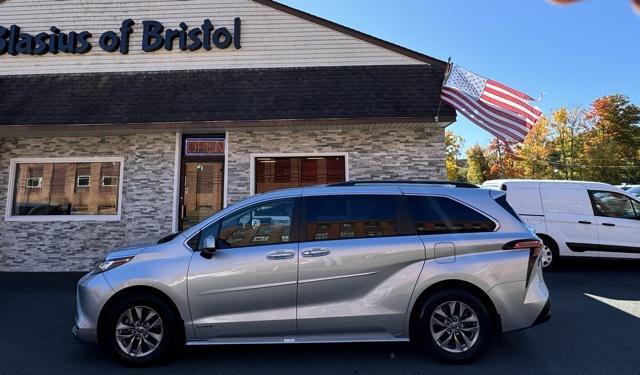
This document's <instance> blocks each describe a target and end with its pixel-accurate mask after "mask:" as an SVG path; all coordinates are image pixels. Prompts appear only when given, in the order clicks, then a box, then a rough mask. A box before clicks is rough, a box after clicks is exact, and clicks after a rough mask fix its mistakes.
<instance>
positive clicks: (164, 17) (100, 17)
mask: <svg viewBox="0 0 640 375" xmlns="http://www.w3.org/2000/svg"><path fill="white" fill-rule="evenodd" d="M235 17H240V18H242V49H240V50H235V49H234V48H233V46H232V47H230V48H229V49H226V50H219V49H215V48H213V49H212V50H211V51H206V50H204V49H201V50H199V51H195V52H190V51H185V52H183V51H180V50H179V49H177V48H176V47H177V43H176V46H174V50H173V51H166V50H164V49H161V50H158V51H155V52H150V53H145V52H143V51H142V50H141V39H142V22H141V21H142V20H157V21H159V22H161V23H163V24H164V25H165V27H166V28H174V29H175V28H178V24H179V23H180V22H182V21H184V22H186V23H187V24H188V25H189V27H191V28H193V27H200V25H201V24H202V21H203V20H204V19H206V18H209V19H211V21H212V22H213V23H214V25H215V26H225V27H227V28H229V29H230V30H233V19H234V18H235ZM127 18H131V19H133V20H134V21H135V22H136V25H134V33H133V34H132V36H131V47H130V48H131V50H130V52H129V54H128V55H121V54H120V53H119V52H114V53H107V52H104V51H102V50H101V49H100V48H99V46H98V38H99V36H100V34H102V33H103V32H105V31H109V30H113V31H116V32H118V33H119V31H117V30H118V29H119V28H120V24H121V22H122V21H123V20H125V19H127ZM12 24H17V25H18V26H20V27H22V32H27V33H31V34H37V33H40V32H49V28H50V27H51V26H56V27H58V28H59V29H60V30H61V31H62V32H67V33H68V32H70V31H76V32H80V31H85V30H87V31H89V32H91V33H92V34H93V37H92V38H91V43H92V45H93V49H92V50H91V51H90V52H89V53H87V54H84V55H71V54H64V53H60V54H58V55H52V54H46V55H43V56H28V55H18V56H10V55H7V54H5V55H2V56H0V75H17V74H43V73H80V72H123V71H156V70H185V69H227V68H269V67H304V66H344V65H391V64H423V62H420V61H418V60H415V59H412V58H409V57H406V56H403V55H401V54H398V53H396V52H392V51H390V50H387V49H384V48H382V47H378V46H376V45H373V44H371V43H368V42H365V41H362V40H359V39H357V38H353V37H350V36H348V35H345V34H343V33H340V32H337V31H334V30H331V29H329V28H326V27H323V26H321V25H317V24H315V23H312V22H309V21H306V20H303V19H301V18H298V17H295V16H293V15H290V14H287V13H284V12H281V11H278V10H275V9H272V8H270V7H267V6H264V5H261V4H258V3H255V2H253V1H251V0H186V1H168V0H138V1H113V0H64V1H56V0H8V1H6V2H5V3H2V4H0V25H2V26H4V27H7V28H8V27H9V26H10V25H12Z"/></svg>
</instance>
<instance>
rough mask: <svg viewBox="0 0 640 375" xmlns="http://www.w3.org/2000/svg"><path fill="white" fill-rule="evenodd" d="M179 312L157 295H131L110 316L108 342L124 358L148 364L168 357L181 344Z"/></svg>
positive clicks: (118, 357) (109, 347)
mask: <svg viewBox="0 0 640 375" xmlns="http://www.w3.org/2000/svg"><path fill="white" fill-rule="evenodd" d="M177 321H178V320H177V319H176V317H175V314H174V313H173V312H172V311H171V309H170V308H168V307H167V306H166V304H165V303H164V302H163V301H162V300H161V299H160V298H158V297H156V296H154V295H140V296H136V295H131V296H125V297H124V298H122V299H121V300H119V301H117V302H116V303H115V304H114V306H113V307H112V308H111V309H110V310H109V312H108V315H107V327H106V332H105V333H104V336H103V337H104V339H105V341H106V342H105V344H107V345H106V346H107V347H108V349H109V350H110V351H111V353H112V354H113V355H114V356H115V357H116V358H117V359H119V360H120V361H122V362H124V363H125V364H129V365H148V364H154V363H157V362H159V361H161V360H163V359H167V358H168V357H169V355H170V354H171V352H172V349H173V348H175V347H176V343H179V339H178V338H179V335H178V332H177V324H176V322H177Z"/></svg>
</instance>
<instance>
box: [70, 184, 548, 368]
mask: <svg viewBox="0 0 640 375" xmlns="http://www.w3.org/2000/svg"><path fill="white" fill-rule="evenodd" d="M541 245H542V243H541V242H540V240H539V239H538V238H537V237H536V236H535V235H534V234H532V233H531V232H530V231H529V229H527V227H526V226H525V225H524V224H523V223H522V222H521V221H520V219H519V218H518V216H517V215H516V214H515V213H514V212H513V210H512V209H511V207H510V206H509V205H508V203H507V201H506V199H505V195H504V192H501V191H488V190H484V189H477V188H476V187H475V186H473V185H466V184H453V183H436V182H428V183H427V182H424V183H408V182H383V183H380V182H377V183H376V182H348V183H342V184H336V185H329V186H316V187H307V188H298V189H289V190H281V191H276V192H272V193H267V194H262V195H257V196H253V197H251V198H248V199H246V200H244V201H242V202H240V203H237V204H235V205H233V206H230V207H228V208H226V209H225V210H223V211H221V212H219V213H217V214H215V215H214V216H212V217H210V218H208V219H206V220H204V221H203V222H201V223H200V224H198V225H196V226H195V227H193V228H191V229H188V230H186V231H184V232H182V233H178V234H173V235H171V236H168V237H165V238H162V239H160V240H156V241H152V242H149V243H146V244H140V245H136V246H129V247H123V248H119V249H116V250H114V251H112V252H110V253H109V254H108V255H107V256H106V257H105V258H104V259H102V260H101V261H99V262H97V263H96V266H95V269H94V270H93V271H92V272H90V273H89V274H87V275H86V276H84V277H83V278H82V279H81V280H80V281H79V283H78V288H77V312H76V321H75V323H76V324H75V326H74V327H73V333H74V334H75V335H76V337H78V338H79V339H81V340H84V341H97V342H99V343H100V344H101V345H102V346H103V347H105V348H107V349H108V350H109V351H111V352H112V353H113V354H114V356H115V357H116V358H118V359H120V360H122V361H124V362H126V363H130V364H140V365H142V364H149V363H154V362H157V361H159V360H161V359H164V358H168V357H170V356H171V354H173V353H175V352H176V351H177V349H179V348H180V347H182V346H183V345H184V344H186V345H228V344H294V343H296V344H297V343H340V342H378V341H409V340H411V341H413V342H415V343H416V344H417V345H419V346H420V347H422V348H424V349H425V350H426V351H428V352H430V353H431V354H433V355H435V356H436V357H437V358H439V359H441V360H444V361H449V362H466V361H470V360H472V359H473V358H475V357H477V355H479V354H480V353H481V352H482V351H483V350H484V349H485V348H486V347H487V345H488V344H489V342H490V340H491V338H492V336H494V335H495V334H496V333H500V332H507V331H514V330H520V329H523V328H528V327H531V326H533V325H536V324H538V323H541V322H544V321H546V320H548V319H549V316H550V315H549V309H550V304H549V292H548V290H547V287H546V285H545V283H544V280H543V277H542V271H541V266H540V249H541Z"/></svg>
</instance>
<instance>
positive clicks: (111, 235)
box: [0, 133, 176, 271]
mask: <svg viewBox="0 0 640 375" xmlns="http://www.w3.org/2000/svg"><path fill="white" fill-rule="evenodd" d="M175 144H176V137H175V133H162V134H144V135H142V134H139V135H129V136H109V137H65V138H60V137H56V138H5V139H0V212H1V213H2V216H4V213H5V210H6V204H7V189H8V187H7V185H8V183H9V181H8V179H9V165H10V162H11V159H12V158H62V157H100V156H105V157H108V156H113V157H115V156H117V157H124V159H125V162H124V181H123V183H124V185H123V193H122V199H123V202H122V220H120V221H118V222H83V221H79V222H7V221H5V220H4V217H3V218H2V220H1V221H0V271H84V270H88V269H89V268H90V267H91V265H92V263H93V262H94V261H95V260H97V259H98V258H99V257H100V256H102V255H103V254H104V252H105V251H107V250H109V249H112V248H114V247H117V246H120V245H123V244H126V243H130V242H132V241H136V240H139V239H141V238H145V237H148V236H157V235H159V234H161V233H165V232H170V231H171V230H172V215H173V180H174V169H175V166H174V163H175Z"/></svg>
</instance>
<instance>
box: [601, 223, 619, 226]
mask: <svg viewBox="0 0 640 375" xmlns="http://www.w3.org/2000/svg"><path fill="white" fill-rule="evenodd" d="M602 225H604V226H605V227H615V226H616V225H615V224H611V223H602Z"/></svg>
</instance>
